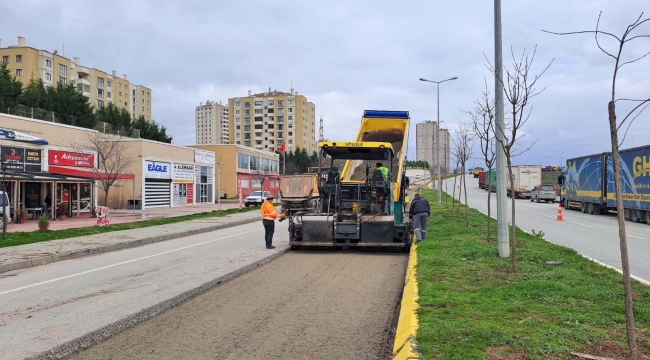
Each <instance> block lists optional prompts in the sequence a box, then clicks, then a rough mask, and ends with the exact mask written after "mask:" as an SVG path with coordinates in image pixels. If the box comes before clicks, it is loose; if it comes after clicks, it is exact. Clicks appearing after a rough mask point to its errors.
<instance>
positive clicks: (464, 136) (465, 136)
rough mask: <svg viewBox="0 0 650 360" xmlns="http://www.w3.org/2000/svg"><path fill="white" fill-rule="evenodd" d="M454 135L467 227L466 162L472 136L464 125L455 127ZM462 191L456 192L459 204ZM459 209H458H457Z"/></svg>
mask: <svg viewBox="0 0 650 360" xmlns="http://www.w3.org/2000/svg"><path fill="white" fill-rule="evenodd" d="M454 132H455V133H456V134H455V135H456V136H455V137H454V139H452V141H453V142H454V147H455V148H456V153H457V159H458V161H459V163H460V168H461V169H462V177H461V181H462V184H461V186H462V187H463V190H464V192H465V224H466V225H467V227H469V209H468V208H469V205H468V204H467V180H466V173H467V168H466V165H467V161H468V160H469V159H470V158H471V157H472V148H473V147H474V136H473V134H472V131H471V130H470V128H469V127H467V126H465V125H464V124H461V125H458V126H456V128H455V129H454ZM463 190H459V191H458V193H459V194H458V201H459V202H460V201H461V200H460V198H461V193H462V191H463ZM459 209H460V207H459Z"/></svg>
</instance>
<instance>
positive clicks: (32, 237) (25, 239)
mask: <svg viewBox="0 0 650 360" xmlns="http://www.w3.org/2000/svg"><path fill="white" fill-rule="evenodd" d="M248 211H259V208H257V207H252V208H246V207H245V208H243V209H242V212H248ZM237 213H239V209H228V210H220V211H219V210H213V211H211V212H203V213H198V214H191V215H183V216H175V217H169V218H156V219H149V220H141V221H135V222H131V223H124V224H115V225H110V226H87V227H81V228H73V229H65V230H52V231H46V232H39V231H34V232H10V233H7V239H6V240H0V248H3V247H8V246H16V245H24V244H32V243H37V242H41V241H50V240H58V239H67V238H73V237H78V236H88V235H95V234H102V233H107V232H113V231H120V230H130V229H140V228H145V227H151V226H158V225H167V224H174V223H178V222H182V221H190V220H200V219H207V218H212V217H221V216H226V215H232V214H237Z"/></svg>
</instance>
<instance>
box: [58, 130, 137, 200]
mask: <svg viewBox="0 0 650 360" xmlns="http://www.w3.org/2000/svg"><path fill="white" fill-rule="evenodd" d="M70 145H71V147H72V148H74V149H76V150H77V151H79V152H81V153H90V154H94V155H95V156H97V166H93V167H92V168H91V170H92V172H93V173H94V174H95V179H97V183H98V184H99V187H100V188H101V189H102V191H103V192H104V205H105V206H108V193H109V191H110V190H111V188H112V187H113V186H115V184H116V183H117V182H118V181H120V180H122V179H123V176H124V174H126V172H127V171H128V170H129V169H130V167H131V166H132V165H133V164H135V159H136V158H135V155H134V154H133V153H132V152H130V151H129V150H128V149H127V147H126V144H125V142H124V141H122V137H120V136H119V135H113V134H104V133H100V132H95V133H90V134H88V135H87V136H85V137H84V138H82V139H81V140H75V141H73V142H72V143H71V144H70Z"/></svg>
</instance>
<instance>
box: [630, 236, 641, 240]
mask: <svg viewBox="0 0 650 360" xmlns="http://www.w3.org/2000/svg"><path fill="white" fill-rule="evenodd" d="M628 237H631V238H635V239H639V240H643V238H642V237H638V236H634V235H628Z"/></svg>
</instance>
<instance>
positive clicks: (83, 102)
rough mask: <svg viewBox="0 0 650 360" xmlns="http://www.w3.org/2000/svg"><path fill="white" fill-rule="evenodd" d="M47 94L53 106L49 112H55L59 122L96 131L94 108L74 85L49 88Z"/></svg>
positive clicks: (59, 85) (58, 85)
mask: <svg viewBox="0 0 650 360" xmlns="http://www.w3.org/2000/svg"><path fill="white" fill-rule="evenodd" d="M47 94H48V101H49V103H50V104H52V107H51V109H49V110H52V111H54V113H55V116H56V118H57V119H58V122H62V123H64V124H67V125H74V126H79V127H83V128H87V129H94V128H95V126H96V125H97V118H96V116H95V114H94V113H93V106H92V105H90V104H89V103H88V98H86V97H85V96H83V94H82V93H80V92H78V91H77V89H76V88H75V87H74V85H72V84H68V85H64V84H62V83H58V84H57V85H56V86H53V87H51V88H48V90H47Z"/></svg>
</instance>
